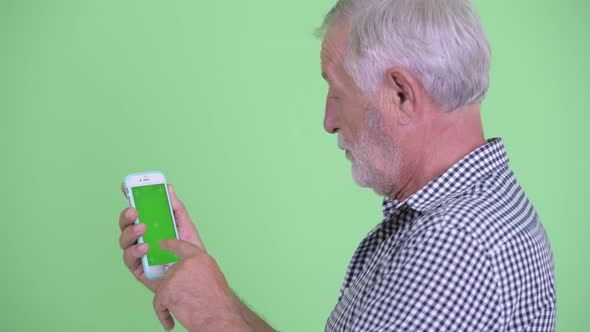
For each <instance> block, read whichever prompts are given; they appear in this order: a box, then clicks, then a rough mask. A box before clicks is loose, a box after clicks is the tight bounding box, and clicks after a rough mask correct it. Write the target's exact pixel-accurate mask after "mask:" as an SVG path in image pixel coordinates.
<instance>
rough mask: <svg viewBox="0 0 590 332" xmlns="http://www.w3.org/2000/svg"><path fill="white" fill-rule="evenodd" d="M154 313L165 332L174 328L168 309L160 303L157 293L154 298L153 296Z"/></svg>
mask: <svg viewBox="0 0 590 332" xmlns="http://www.w3.org/2000/svg"><path fill="white" fill-rule="evenodd" d="M154 311H155V312H156V316H158V319H159V320H160V323H161V324H162V326H163V327H164V329H165V330H166V331H170V330H172V329H173V328H174V318H172V315H171V314H170V311H169V310H168V308H166V306H165V305H163V304H162V303H161V302H160V296H159V293H156V296H154Z"/></svg>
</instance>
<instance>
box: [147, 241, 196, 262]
mask: <svg viewBox="0 0 590 332" xmlns="http://www.w3.org/2000/svg"><path fill="white" fill-rule="evenodd" d="M158 246H160V248H162V249H163V250H166V251H170V252H172V253H174V254H175V255H176V256H178V257H179V258H180V259H186V258H188V257H191V256H195V255H198V254H200V253H202V252H203V250H201V248H199V247H197V246H196V245H194V244H192V243H190V242H188V241H184V240H177V239H166V240H161V241H160V242H158Z"/></svg>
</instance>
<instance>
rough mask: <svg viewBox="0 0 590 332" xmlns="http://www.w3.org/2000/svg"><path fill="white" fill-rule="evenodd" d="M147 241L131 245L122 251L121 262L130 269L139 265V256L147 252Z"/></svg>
mask: <svg viewBox="0 0 590 332" xmlns="http://www.w3.org/2000/svg"><path fill="white" fill-rule="evenodd" d="M148 249H149V246H148V244H147V243H140V244H135V245H132V246H131V247H129V248H127V249H125V250H124V251H123V262H125V265H126V266H127V267H128V268H129V270H131V271H135V270H136V269H137V268H138V267H139V265H141V257H143V255H145V253H146V252H148Z"/></svg>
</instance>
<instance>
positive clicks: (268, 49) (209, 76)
mask: <svg viewBox="0 0 590 332" xmlns="http://www.w3.org/2000/svg"><path fill="white" fill-rule="evenodd" d="M476 3H477V5H478V8H479V11H480V15H481V16H482V21H483V23H484V27H485V29H486V31H487V33H488V35H489V39H490V41H491V45H492V53H493V54H492V72H491V88H490V91H489V95H488V98H487V100H486V101H485V102H484V104H483V117H484V122H485V129H486V135H487V136H488V137H495V136H501V137H503V138H504V143H505V144H506V146H507V149H508V153H509V156H510V158H511V166H512V168H513V169H514V171H515V173H516V175H517V177H518V179H519V181H520V182H521V184H522V186H523V187H524V189H525V190H526V192H527V194H528V196H529V198H530V200H531V201H532V202H533V204H534V205H535V207H536V208H537V210H538V212H539V214H540V216H541V219H542V221H543V224H544V225H545V228H546V230H547V232H548V234H549V238H550V240H551V243H552V246H553V250H554V256H555V274H556V283H557V292H558V313H557V330H558V331H583V330H588V329H590V315H588V308H590V286H589V283H588V274H589V272H590V264H589V262H588V257H589V256H588V253H589V249H588V242H589V241H588V238H589V237H590V225H589V223H588V217H587V213H586V212H585V209H586V208H587V206H588V205H587V197H588V195H587V194H586V188H588V186H589V185H590V183H589V180H588V172H589V171H590V163H589V158H588V152H589V149H588V141H589V135H588V129H587V125H588V119H589V116H588V107H587V105H586V103H585V99H587V97H588V95H589V93H588V88H589V84H588V83H587V80H588V77H589V76H590V70H589V68H588V64H587V61H588V59H590V46H589V43H588V36H589V35H590V23H589V21H588V19H587V18H588V17H589V15H590V10H589V8H588V7H589V5H588V4H587V3H588V2H587V1H583V0H579V1H575V0H562V1H557V0H554V1H533V0H522V1H508V0H501V1H498V0H494V1H482V0H480V1H477V2H476ZM332 4H333V0H297V1H277V0H257V1H209V2H205V1H188V0H184V1H182V0H166V1H163V0H162V1H153V0H141V1H139V0H137V1H127V0H100V1H98V0H97V1H81V0H71V1H58V0H56V1H25V0H14V1H10V0H8V1H7V0H0V112H1V113H0V114H1V118H0V126H1V128H0V135H1V136H0V142H1V143H0V144H1V150H0V151H1V152H2V154H1V157H0V158H1V159H0V160H1V163H0V165H1V166H0V167H1V169H0V170H1V174H2V175H3V179H2V185H3V188H2V191H1V194H0V195H1V197H0V202H1V203H0V204H1V219H0V223H1V225H2V228H1V231H0V236H1V241H0V246H1V247H0V255H1V257H0V261H1V262H2V263H3V264H4V266H3V267H2V273H1V274H0V275H1V276H0V294H2V296H1V300H0V329H1V330H3V331H40V330H44V331H161V330H162V329H161V327H160V325H159V322H158V320H157V318H156V317H155V315H154V313H153V310H152V296H151V294H150V292H149V291H147V290H145V289H144V288H142V287H141V285H140V284H139V283H137V282H136V281H135V280H133V278H132V277H131V275H130V274H129V273H128V271H127V270H126V269H125V267H124V265H123V263H122V260H121V251H120V249H119V244H118V235H119V228H118V221H117V220H118V214H119V212H120V210H122V209H123V208H124V207H125V206H126V205H127V203H126V200H125V199H124V197H123V195H122V193H121V192H120V190H119V185H120V183H121V181H122V180H123V177H124V176H125V175H126V174H128V173H131V172H138V171H146V170H161V171H163V172H164V173H165V174H166V176H167V179H168V181H169V182H171V183H173V184H175V188H176V192H177V193H178V195H179V196H180V197H181V199H183V200H184V202H185V203H186V205H187V207H188V209H189V211H190V213H191V214H192V216H193V219H194V221H195V223H196V224H197V226H198V228H199V230H200V232H201V234H202V237H203V240H204V241H205V244H206V245H207V247H208V249H209V251H210V252H211V253H212V254H213V256H214V257H216V259H217V260H218V262H219V264H220V266H221V268H222V270H223V271H224V273H225V275H226V277H227V279H228V281H229V283H230V285H231V286H232V287H233V288H234V289H235V290H236V292H237V293H238V294H239V295H240V296H241V297H242V298H243V299H244V300H245V301H246V302H247V303H249V304H250V305H251V306H252V307H253V308H254V309H255V310H256V311H257V312H259V313H260V314H261V315H262V316H263V317H265V318H266V319H267V320H268V321H269V322H270V323H271V324H272V325H273V326H275V327H276V328H280V329H282V330H284V331H320V330H322V329H323V326H324V322H325V320H326V318H327V317H328V315H329V313H330V312H331V310H332V308H333V306H334V304H335V301H336V299H337V295H338V289H339V287H340V283H341V282H342V280H343V278H344V272H345V269H346V265H347V263H348V260H349V259H350V257H351V255H352V253H353V251H354V249H355V248H356V245H357V244H358V242H359V241H360V240H361V239H362V237H363V236H364V235H365V234H366V233H367V232H368V231H369V230H370V229H371V228H372V227H374V225H375V224H376V223H378V222H379V221H380V216H381V211H380V205H381V198H379V197H377V196H375V195H374V194H373V192H372V191H371V190H368V189H361V188H357V187H356V186H355V185H354V183H353V181H352V179H351V175H350V165H349V162H348V161H347V160H346V159H345V158H344V155H343V153H342V151H340V150H338V149H337V146H336V137H335V136H331V135H328V134H326V133H325V132H324V131H323V128H322V120H323V107H324V96H325V93H326V91H327V87H326V85H325V83H324V82H323V81H322V79H321V77H320V58H319V50H320V41H319V40H317V39H315V38H314V37H313V36H312V32H313V30H314V28H315V27H317V25H318V24H319V23H320V22H321V20H322V18H323V15H324V14H325V13H326V12H327V11H328V9H329V8H330V7H331V6H332ZM178 330H181V329H178Z"/></svg>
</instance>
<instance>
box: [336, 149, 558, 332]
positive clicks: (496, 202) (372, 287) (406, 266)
mask: <svg viewBox="0 0 590 332" xmlns="http://www.w3.org/2000/svg"><path fill="white" fill-rule="evenodd" d="M383 213H384V216H385V218H384V219H383V221H382V222H381V223H380V224H379V225H378V226H377V227H376V228H375V229H373V230H372V231H371V232H370V233H369V234H368V235H367V236H366V237H365V239H363V241H362V242H361V243H360V245H359V247H358V248H357V250H356V252H355V253H354V256H353V257H352V261H351V262H350V265H349V266H348V271H347V272H346V277H345V280H344V284H343V286H342V289H341V291H340V296H339V298H338V303H337V304H336V308H334V311H333V312H332V314H331V315H330V317H329V318H328V321H327V323H326V331H327V332H340V331H359V332H360V331H362V332H369V331H371V332H377V331H379V332H385V331H412V332H419V331H467V332H471V331H553V330H554V326H555V287H554V278H553V258H552V253H551V248H550V246H549V242H548V240H547V236H546V234H545V231H544V229H543V226H542V225H541V223H540V222H539V217H538V215H537V213H536V212H535V209H534V208H533V206H532V205H531V203H530V202H529V201H528V200H527V198H526V196H525V194H524V192H523V191H522V189H521V187H520V186H519V184H518V182H517V181H516V179H515V177H514V174H513V173H512V171H511V170H510V169H509V168H508V158H507V156H506V153H505V150H504V146H503V144H502V141H501V140H500V139H498V138H496V139H491V140H488V142H487V144H485V145H484V146H481V147H479V148H478V149H476V150H475V151H473V152H472V153H470V154H469V155H468V156H466V157H465V158H463V159H462V160H460V161H459V162H458V163H456V164H455V165H453V166H452V167H451V168H450V169H449V170H447V171H446V172H445V173H444V174H442V175H441V176H439V177H438V178H436V179H434V180H432V181H431V182H430V183H428V184H427V185H426V186H425V187H423V188H422V189H420V190H419V191H418V192H416V193H415V194H414V195H412V196H410V197H409V198H408V199H406V200H405V201H403V202H400V201H398V200H391V199H385V200H384V202H383Z"/></svg>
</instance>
